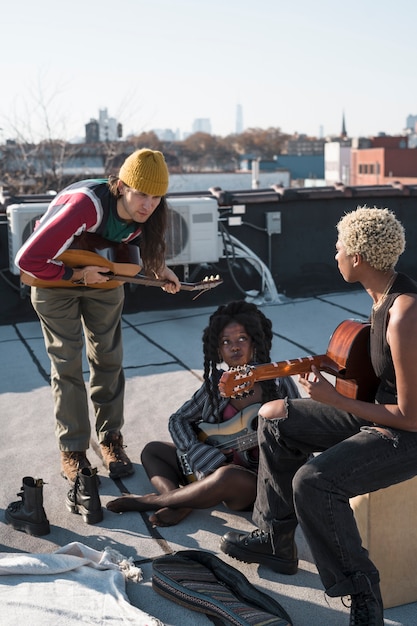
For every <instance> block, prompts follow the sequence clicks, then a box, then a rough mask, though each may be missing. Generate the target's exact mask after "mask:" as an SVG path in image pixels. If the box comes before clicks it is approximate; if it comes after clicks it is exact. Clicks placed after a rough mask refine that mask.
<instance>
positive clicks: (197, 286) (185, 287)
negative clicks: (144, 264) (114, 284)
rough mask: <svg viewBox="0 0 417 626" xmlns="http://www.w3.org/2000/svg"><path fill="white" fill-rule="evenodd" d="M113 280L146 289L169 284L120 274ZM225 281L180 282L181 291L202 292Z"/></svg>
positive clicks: (158, 280)
mask: <svg viewBox="0 0 417 626" xmlns="http://www.w3.org/2000/svg"><path fill="white" fill-rule="evenodd" d="M112 280H120V281H121V282H126V283H134V284H136V285H144V286H145V287H162V286H163V285H165V284H166V283H167V282H169V281H166V280H160V279H158V278H148V277H147V276H122V275H120V274H112ZM222 282H223V281H222V280H221V279H220V278H211V279H208V280H202V281H200V282H198V283H185V282H180V288H181V291H202V290H205V289H212V288H213V287H217V286H218V285H220V284H221V283H222Z"/></svg>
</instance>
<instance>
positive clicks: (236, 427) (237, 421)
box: [177, 403, 261, 482]
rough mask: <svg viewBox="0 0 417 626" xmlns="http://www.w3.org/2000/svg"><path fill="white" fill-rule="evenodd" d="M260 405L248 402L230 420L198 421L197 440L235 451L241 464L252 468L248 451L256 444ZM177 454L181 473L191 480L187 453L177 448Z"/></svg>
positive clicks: (221, 448)
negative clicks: (213, 422)
mask: <svg viewBox="0 0 417 626" xmlns="http://www.w3.org/2000/svg"><path fill="white" fill-rule="evenodd" d="M260 407H261V404H260V403H255V404H250V405H249V406H247V407H245V408H244V409H242V411H239V413H236V415H234V416H233V417H232V418H231V419H230V420H226V421H225V422H220V423H218V424H217V423H216V424H210V423H209V422H200V423H198V424H197V436H198V439H199V441H201V442H203V443H207V444H208V445H211V446H214V447H215V448H217V449H218V450H221V451H224V452H226V451H227V452H229V451H231V452H233V453H234V454H236V453H237V454H238V457H239V459H240V461H241V463H242V465H243V466H244V467H248V468H249V469H253V468H254V461H253V460H252V459H251V457H250V455H249V454H248V453H249V451H250V450H252V449H253V448H256V447H257V446H258V434H257V432H256V430H257V428H258V411H259V409H260ZM177 456H178V461H179V464H180V467H181V471H182V473H183V474H184V476H185V477H186V478H187V480H188V481H189V482H192V481H193V480H195V477H194V474H193V471H192V469H191V466H190V464H189V462H188V458H187V454H186V453H185V452H181V451H180V450H178V451H177Z"/></svg>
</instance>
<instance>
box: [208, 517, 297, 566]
mask: <svg viewBox="0 0 417 626" xmlns="http://www.w3.org/2000/svg"><path fill="white" fill-rule="evenodd" d="M294 535H295V525H294V522H293V521H292V520H291V521H288V522H281V523H280V526H279V530H277V531H276V532H275V533H274V537H273V539H272V536H271V534H270V533H268V532H265V531H263V530H259V529H256V530H253V531H252V532H250V533H246V534H243V533H238V532H233V531H229V532H228V533H226V534H225V535H223V537H222V539H221V542H220V549H221V550H222V552H224V553H225V554H228V555H229V556H231V557H233V558H235V559H239V560H240V561H244V562H245V563H259V564H260V565H265V566H266V567H269V569H272V570H273V571H274V572H279V573H280V574H289V575H291V574H296V573H297V570H298V558H297V546H296V544H295V541H294ZM272 541H274V544H272Z"/></svg>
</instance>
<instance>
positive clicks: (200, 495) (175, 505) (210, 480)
mask: <svg viewBox="0 0 417 626" xmlns="http://www.w3.org/2000/svg"><path fill="white" fill-rule="evenodd" d="M255 497H256V476H255V475H254V474H253V473H252V472H249V471H247V470H245V469H243V468H241V467H238V466H236V465H225V466H223V467H220V468H219V469H217V470H216V471H215V472H213V474H210V475H209V476H207V477H206V478H204V479H203V480H200V481H195V482H192V483H190V484H188V485H185V486H184V487H180V488H177V489H174V490H171V491H166V492H164V493H160V494H155V493H153V494H146V495H144V496H123V497H122V498H117V499H116V500H112V501H111V502H109V503H108V504H107V508H108V509H109V510H110V511H114V512H116V513H119V512H122V511H157V512H158V515H155V516H153V517H154V523H155V524H158V522H160V523H163V524H165V525H166V524H167V523H171V524H172V522H171V518H170V516H169V514H168V512H166V511H162V509H165V508H169V509H175V510H176V511H178V510H179V509H189V510H192V509H207V508H211V507H214V506H216V505H218V504H220V503H221V502H224V504H225V505H226V506H227V507H228V508H229V509H231V510H234V511H242V510H245V509H248V508H249V507H250V506H251V505H252V504H253V502H254V501H255ZM180 515H182V517H180V519H183V517H185V515H184V514H183V513H182V512H181V514H180ZM151 521H152V520H151ZM174 523H177V522H174Z"/></svg>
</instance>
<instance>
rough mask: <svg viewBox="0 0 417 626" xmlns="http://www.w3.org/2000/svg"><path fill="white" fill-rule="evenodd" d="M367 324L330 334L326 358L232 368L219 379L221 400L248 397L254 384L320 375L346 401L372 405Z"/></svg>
mask: <svg viewBox="0 0 417 626" xmlns="http://www.w3.org/2000/svg"><path fill="white" fill-rule="evenodd" d="M369 331H370V324H368V323H366V322H360V321H357V320H345V321H344V322H342V323H341V324H339V326H338V327H337V328H336V330H335V331H334V332H333V334H332V336H331V338H330V341H329V345H328V348H327V352H326V354H321V355H316V356H307V357H302V358H299V359H292V360H289V361H280V362H277V363H267V364H265V365H255V366H250V365H244V366H240V367H238V368H231V369H230V370H228V371H227V372H224V373H223V374H222V376H221V378H220V382H219V390H220V393H221V394H222V395H223V396H224V397H228V398H230V397H231V398H238V397H240V396H242V395H247V394H248V393H249V392H250V391H251V389H252V387H253V385H254V384H255V383H256V382H257V381H261V380H269V379H271V378H278V377H284V376H293V375H295V374H307V373H308V372H311V366H312V365H315V366H316V367H317V368H318V369H319V370H320V371H322V372H326V373H328V374H331V375H333V376H335V377H336V383H335V386H336V389H337V390H338V391H339V392H340V393H341V394H343V395H345V396H347V397H348V398H356V399H358V400H365V401H367V402H373V401H374V399H375V393H376V390H377V387H378V380H379V379H378V378H377V376H376V374H375V372H374V370H373V367H372V364H371V359H370V356H369Z"/></svg>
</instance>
